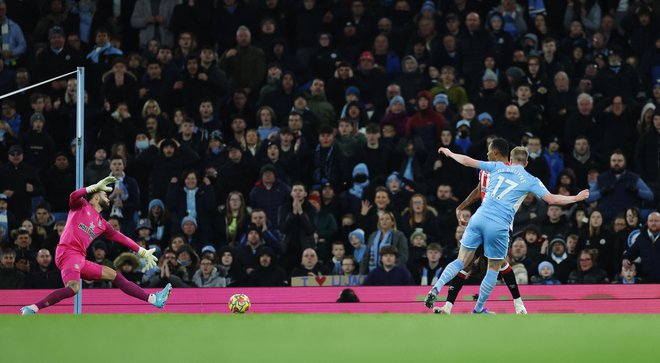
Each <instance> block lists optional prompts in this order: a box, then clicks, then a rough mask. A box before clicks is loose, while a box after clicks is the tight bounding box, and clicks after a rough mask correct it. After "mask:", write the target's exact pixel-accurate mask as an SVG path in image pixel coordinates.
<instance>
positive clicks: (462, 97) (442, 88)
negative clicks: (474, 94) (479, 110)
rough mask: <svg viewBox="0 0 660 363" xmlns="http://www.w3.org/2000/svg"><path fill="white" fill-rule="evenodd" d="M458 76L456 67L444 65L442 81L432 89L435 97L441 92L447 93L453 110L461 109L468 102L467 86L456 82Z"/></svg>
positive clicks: (441, 75) (441, 70)
mask: <svg viewBox="0 0 660 363" xmlns="http://www.w3.org/2000/svg"><path fill="white" fill-rule="evenodd" d="M456 78H457V76H456V69H455V68H454V67H452V66H448V65H447V66H444V67H442V69H440V82H438V84H437V85H436V86H435V87H433V88H432V89H431V94H432V95H433V97H435V96H436V95H438V94H440V93H444V94H446V95H447V98H448V99H449V102H450V105H452V106H451V107H452V110H453V111H458V110H460V109H461V107H463V105H464V104H466V103H467V102H468V97H467V93H466V92H465V88H463V87H462V86H461V85H460V84H458V83H457V82H456ZM418 97H419V96H418ZM429 101H431V100H429Z"/></svg>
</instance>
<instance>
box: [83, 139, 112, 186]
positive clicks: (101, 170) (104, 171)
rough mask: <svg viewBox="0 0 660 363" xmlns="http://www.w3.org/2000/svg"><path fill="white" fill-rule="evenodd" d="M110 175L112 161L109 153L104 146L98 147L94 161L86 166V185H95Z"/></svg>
mask: <svg viewBox="0 0 660 363" xmlns="http://www.w3.org/2000/svg"><path fill="white" fill-rule="evenodd" d="M108 174H110V160H108V153H107V151H106V149H105V147H103V146H100V145H99V146H96V148H95V150H94V160H92V161H90V162H88V163H87V165H86V166H85V178H84V182H85V184H94V183H96V182H97V181H99V180H101V179H103V178H105V177H106V176H107V175H108Z"/></svg>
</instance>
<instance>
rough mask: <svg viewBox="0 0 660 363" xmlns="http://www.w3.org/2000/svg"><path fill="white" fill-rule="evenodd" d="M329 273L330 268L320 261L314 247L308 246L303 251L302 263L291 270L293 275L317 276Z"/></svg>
mask: <svg viewBox="0 0 660 363" xmlns="http://www.w3.org/2000/svg"><path fill="white" fill-rule="evenodd" d="M329 274H330V270H328V268H327V267H326V266H325V265H324V264H322V263H321V262H319V258H318V256H317V255H316V251H315V250H314V249H313V248H306V249H305V250H304V251H303V253H302V262H301V264H300V265H299V266H298V267H296V268H294V269H293V271H291V277H306V276H312V277H315V276H325V275H329Z"/></svg>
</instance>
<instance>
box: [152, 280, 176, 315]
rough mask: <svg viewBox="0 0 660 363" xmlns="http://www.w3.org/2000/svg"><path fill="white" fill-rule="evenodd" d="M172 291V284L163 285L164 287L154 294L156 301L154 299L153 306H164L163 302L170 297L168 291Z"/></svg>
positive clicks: (160, 307)
mask: <svg viewBox="0 0 660 363" xmlns="http://www.w3.org/2000/svg"><path fill="white" fill-rule="evenodd" d="M171 292H172V284H167V285H165V288H164V289H162V290H160V291H158V292H157V293H156V294H155V296H156V301H154V306H155V307H157V308H159V309H162V308H163V307H164V306H165V302H167V299H169V298H170V293H171Z"/></svg>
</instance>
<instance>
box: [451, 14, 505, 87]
mask: <svg viewBox="0 0 660 363" xmlns="http://www.w3.org/2000/svg"><path fill="white" fill-rule="evenodd" d="M465 27H466V29H467V31H466V32H465V33H463V34H462V36H461V39H460V41H459V42H458V53H459V58H460V59H461V61H462V68H463V72H462V75H463V76H464V77H465V84H468V85H472V84H475V82H474V80H475V79H478V78H477V77H479V76H481V75H482V74H483V73H482V61H483V59H484V56H485V55H486V54H496V47H495V38H494V37H493V36H492V35H491V34H490V33H489V32H488V31H487V30H485V29H483V28H481V20H480V17H479V14H477V13H475V12H471V13H469V14H467V16H466V17H465ZM468 94H470V92H468Z"/></svg>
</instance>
